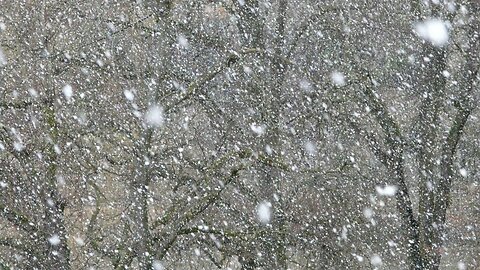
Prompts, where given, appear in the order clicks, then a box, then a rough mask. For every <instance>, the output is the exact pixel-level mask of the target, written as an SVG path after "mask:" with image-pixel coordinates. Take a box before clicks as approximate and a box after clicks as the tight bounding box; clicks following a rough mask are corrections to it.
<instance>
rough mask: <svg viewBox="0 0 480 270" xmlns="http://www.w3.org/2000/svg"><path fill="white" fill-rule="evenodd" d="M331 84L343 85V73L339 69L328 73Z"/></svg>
mask: <svg viewBox="0 0 480 270" xmlns="http://www.w3.org/2000/svg"><path fill="white" fill-rule="evenodd" d="M330 77H331V79H332V82H333V84H335V85H336V86H344V85H345V75H343V73H341V72H339V71H334V72H332V74H331V75H330Z"/></svg>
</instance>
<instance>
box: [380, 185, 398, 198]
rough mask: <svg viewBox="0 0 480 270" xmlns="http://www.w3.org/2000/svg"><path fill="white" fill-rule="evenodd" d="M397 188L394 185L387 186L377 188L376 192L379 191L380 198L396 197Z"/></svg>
mask: <svg viewBox="0 0 480 270" xmlns="http://www.w3.org/2000/svg"><path fill="white" fill-rule="evenodd" d="M397 189H398V188H397V186H394V185H386V186H385V187H381V186H376V187H375V190H376V191H377V193H378V195H380V196H387V197H391V196H395V193H397Z"/></svg>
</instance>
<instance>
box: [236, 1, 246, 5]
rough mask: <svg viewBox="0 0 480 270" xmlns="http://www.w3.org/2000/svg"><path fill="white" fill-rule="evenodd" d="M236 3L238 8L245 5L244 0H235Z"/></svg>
mask: <svg viewBox="0 0 480 270" xmlns="http://www.w3.org/2000/svg"><path fill="white" fill-rule="evenodd" d="M237 1H238V3H239V4H240V6H243V5H245V0H237Z"/></svg>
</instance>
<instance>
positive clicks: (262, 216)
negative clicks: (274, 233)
mask: <svg viewBox="0 0 480 270" xmlns="http://www.w3.org/2000/svg"><path fill="white" fill-rule="evenodd" d="M257 218H258V221H260V223H263V224H268V223H270V220H271V218H272V204H271V203H269V202H261V203H259V204H258V205H257Z"/></svg>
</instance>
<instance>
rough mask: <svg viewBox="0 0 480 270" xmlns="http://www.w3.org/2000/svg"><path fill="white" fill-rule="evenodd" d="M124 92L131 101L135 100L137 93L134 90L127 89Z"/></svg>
mask: <svg viewBox="0 0 480 270" xmlns="http://www.w3.org/2000/svg"><path fill="white" fill-rule="evenodd" d="M123 94H124V95H125V98H126V99H128V100H130V101H133V99H134V98H135V95H134V94H133V91H132V90H128V89H127V90H125V91H123Z"/></svg>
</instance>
